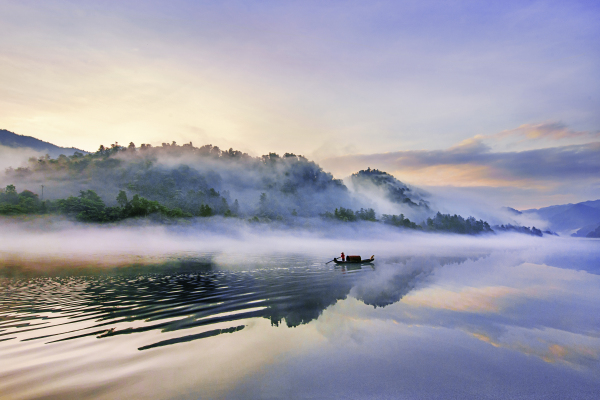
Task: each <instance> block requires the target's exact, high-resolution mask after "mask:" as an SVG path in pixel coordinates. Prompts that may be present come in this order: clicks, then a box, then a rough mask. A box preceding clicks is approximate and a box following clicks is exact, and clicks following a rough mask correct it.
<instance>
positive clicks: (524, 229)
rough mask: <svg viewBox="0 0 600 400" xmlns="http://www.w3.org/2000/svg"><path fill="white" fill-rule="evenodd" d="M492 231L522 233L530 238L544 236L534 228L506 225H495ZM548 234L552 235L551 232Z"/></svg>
mask: <svg viewBox="0 0 600 400" xmlns="http://www.w3.org/2000/svg"><path fill="white" fill-rule="evenodd" d="M494 229H495V230H497V231H501V232H517V233H524V234H526V235H531V236H544V234H543V233H542V231H541V230H540V229H537V228H536V227H535V226H534V227H531V228H529V227H527V226H516V225H511V224H506V225H496V226H494ZM548 233H549V234H552V232H548Z"/></svg>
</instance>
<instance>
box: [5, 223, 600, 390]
mask: <svg viewBox="0 0 600 400" xmlns="http://www.w3.org/2000/svg"><path fill="white" fill-rule="evenodd" d="M46 223H47V227H46V228H45V229H43V230H40V229H38V228H39V226H40V221H36V222H35V227H36V228H34V224H33V223H32V224H31V225H28V223H27V222H23V221H21V222H19V223H15V224H14V225H10V224H9V223H8V222H6V223H5V224H4V227H5V229H4V230H3V232H2V233H0V260H1V261H0V274H1V276H2V277H1V278H0V283H1V288H2V289H1V293H0V359H1V360H2V362H1V363H0V397H2V398H10V399H36V398H39V399H42V398H43V399H65V398H72V399H87V398H94V399H117V398H119V399H126V398H132V399H133V398H136V399H138V398H147V399H198V398H199V399H213V398H216V399H219V398H223V399H251V398H252V399H254V398H256V399H263V398H267V399H275V398H277V399H279V398H290V399H331V398H341V399H349V398H370V399H428V398H439V399H442V398H443V399H447V398H455V399H463V398H473V399H482V398H490V399H494V398H497V399H506V398H527V399H565V398H576V399H594V398H597V396H598V393H600V361H599V357H600V262H599V260H600V242H599V241H598V240H594V239H581V238H565V237H543V238H538V237H530V236H526V235H518V234H515V235H508V234H506V235H487V236H478V237H464V236H458V235H437V234H420V233H415V232H410V233H403V232H401V231H398V230H396V229H391V228H390V229H386V228H385V227H380V226H378V227H372V226H373V225H369V224H368V223H365V224H357V225H355V228H347V227H344V228H343V229H342V228H336V227H318V229H312V227H311V222H310V221H307V223H306V226H305V228H302V229H300V228H294V229H287V228H285V227H283V226H279V227H266V226H262V225H254V226H253V225H251V224H245V223H244V224H241V223H237V222H222V223H218V224H217V223H216V222H215V223H212V222H207V223H204V224H189V225H183V226H182V225H173V226H152V225H145V226H135V225H131V226H105V227H102V228H98V227H93V228H90V227H87V226H86V225H81V224H72V223H70V222H67V221H60V220H59V221H56V220H48V221H46ZM341 251H344V252H345V253H346V254H360V255H361V256H362V257H363V258H367V257H370V256H371V255H372V254H374V255H375V262H374V263H373V264H372V265H362V266H360V267H359V266H345V267H344V266H341V267H340V266H338V265H335V264H334V263H329V264H326V262H327V261H329V260H331V259H332V258H333V257H334V256H337V255H339V253H340V252H341ZM24 254H27V256H24Z"/></svg>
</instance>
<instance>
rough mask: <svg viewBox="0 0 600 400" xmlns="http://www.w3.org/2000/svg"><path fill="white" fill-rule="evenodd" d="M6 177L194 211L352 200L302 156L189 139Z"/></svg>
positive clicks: (38, 166)
mask: <svg viewBox="0 0 600 400" xmlns="http://www.w3.org/2000/svg"><path fill="white" fill-rule="evenodd" d="M7 175H8V176H9V177H10V178H11V179H12V180H13V182H18V184H19V185H29V184H30V182H44V183H45V184H47V186H48V189H49V193H51V194H52V193H55V195H54V197H53V198H57V197H59V196H57V195H56V193H59V192H60V193H61V196H60V197H67V196H69V195H71V196H73V195H76V193H78V192H79V190H81V189H82V188H85V189H91V190H94V191H95V192H96V193H97V194H98V195H99V196H100V197H102V198H103V199H114V198H115V196H116V195H117V193H118V192H119V191H121V190H123V191H126V193H127V194H128V195H129V196H133V195H135V194H138V195H140V196H142V197H144V198H146V199H149V200H152V201H158V202H159V203H161V204H164V205H165V206H166V207H169V208H180V209H181V210H183V211H185V212H188V213H190V214H192V215H197V216H201V215H202V216H207V215H209V214H210V215H223V216H227V215H240V216H250V217H251V216H259V217H265V218H270V219H275V218H278V217H279V218H286V217H290V216H303V217H314V216H318V215H319V214H321V213H323V212H325V211H327V209H328V207H329V205H330V204H331V202H332V201H333V200H334V199H336V200H337V201H338V202H341V204H343V205H344V206H350V205H353V199H352V198H351V196H350V195H349V193H348V190H347V188H346V187H345V186H344V184H343V183H342V182H341V181H340V180H337V179H334V178H333V176H332V175H331V174H329V173H327V172H324V171H323V170H322V168H320V167H319V166H318V165H317V164H315V163H314V162H311V161H308V160H307V159H306V158H304V157H302V156H297V155H295V154H292V153H286V154H284V156H283V157H280V156H279V155H278V154H276V153H269V154H267V155H264V156H262V157H250V156H249V155H247V154H245V153H242V152H240V151H236V150H233V149H229V150H227V151H222V150H220V149H219V148H218V147H216V146H211V145H206V146H202V147H200V148H196V147H194V146H192V144H191V143H190V144H186V145H183V146H178V145H177V144H176V143H175V142H173V143H172V144H166V143H163V146H161V147H152V146H150V145H145V144H144V145H142V146H141V147H140V148H137V147H136V146H135V145H134V144H133V143H130V144H129V146H127V147H124V146H119V145H118V144H115V145H112V146H111V147H104V146H100V148H99V149H98V151H97V152H95V153H93V154H87V155H83V154H81V153H76V154H75V155H73V156H71V157H66V156H60V157H58V158H57V159H51V158H50V157H42V158H39V159H36V158H32V159H30V160H29V165H28V166H26V167H21V168H16V169H8V170H7ZM263 195H264V196H263ZM265 196H266V197H265ZM206 206H208V207H209V208H210V210H211V211H210V213H209V212H207V210H208V209H207V208H206ZM201 207H202V210H201Z"/></svg>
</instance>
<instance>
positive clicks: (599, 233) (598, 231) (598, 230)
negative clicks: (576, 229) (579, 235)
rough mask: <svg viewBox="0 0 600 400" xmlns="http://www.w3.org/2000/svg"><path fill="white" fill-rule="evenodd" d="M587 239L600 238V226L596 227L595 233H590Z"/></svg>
mask: <svg viewBox="0 0 600 400" xmlns="http://www.w3.org/2000/svg"><path fill="white" fill-rule="evenodd" d="M585 237H589V238H600V225H598V226H597V227H596V229H594V230H593V231H591V232H589V233H588V234H587V235H585Z"/></svg>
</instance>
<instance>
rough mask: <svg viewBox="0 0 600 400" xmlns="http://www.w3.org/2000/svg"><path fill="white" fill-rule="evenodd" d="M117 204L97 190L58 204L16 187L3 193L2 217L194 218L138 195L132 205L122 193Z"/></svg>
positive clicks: (88, 219) (94, 219)
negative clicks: (41, 199)
mask: <svg viewBox="0 0 600 400" xmlns="http://www.w3.org/2000/svg"><path fill="white" fill-rule="evenodd" d="M117 203H118V204H119V206H118V207H107V206H106V205H105V204H104V201H102V199H101V198H100V196H98V194H97V193H96V192H95V191H93V190H82V191H80V194H79V196H78V197H74V196H70V197H69V198H67V199H60V200H56V201H50V200H46V201H40V200H39V197H38V195H37V194H35V193H33V192H31V191H29V190H24V191H22V192H21V193H18V194H17V190H16V188H15V186H14V185H8V186H7V187H6V189H4V190H3V191H0V215H24V214H34V215H36V214H37V215H40V214H49V213H52V214H64V215H70V216H74V217H75V218H76V219H77V220H78V221H82V222H114V221H120V220H123V219H127V218H134V217H146V216H148V215H152V214H160V215H163V216H166V217H169V218H186V217H191V216H192V215H191V214H190V213H186V212H184V211H182V210H181V209H179V208H168V207H165V206H164V205H162V204H160V203H158V202H157V201H151V200H147V199H145V198H143V197H140V196H139V195H137V194H136V195H134V196H133V199H132V200H131V201H128V200H127V194H126V193H125V192H124V191H120V192H119V195H118V196H117Z"/></svg>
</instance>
